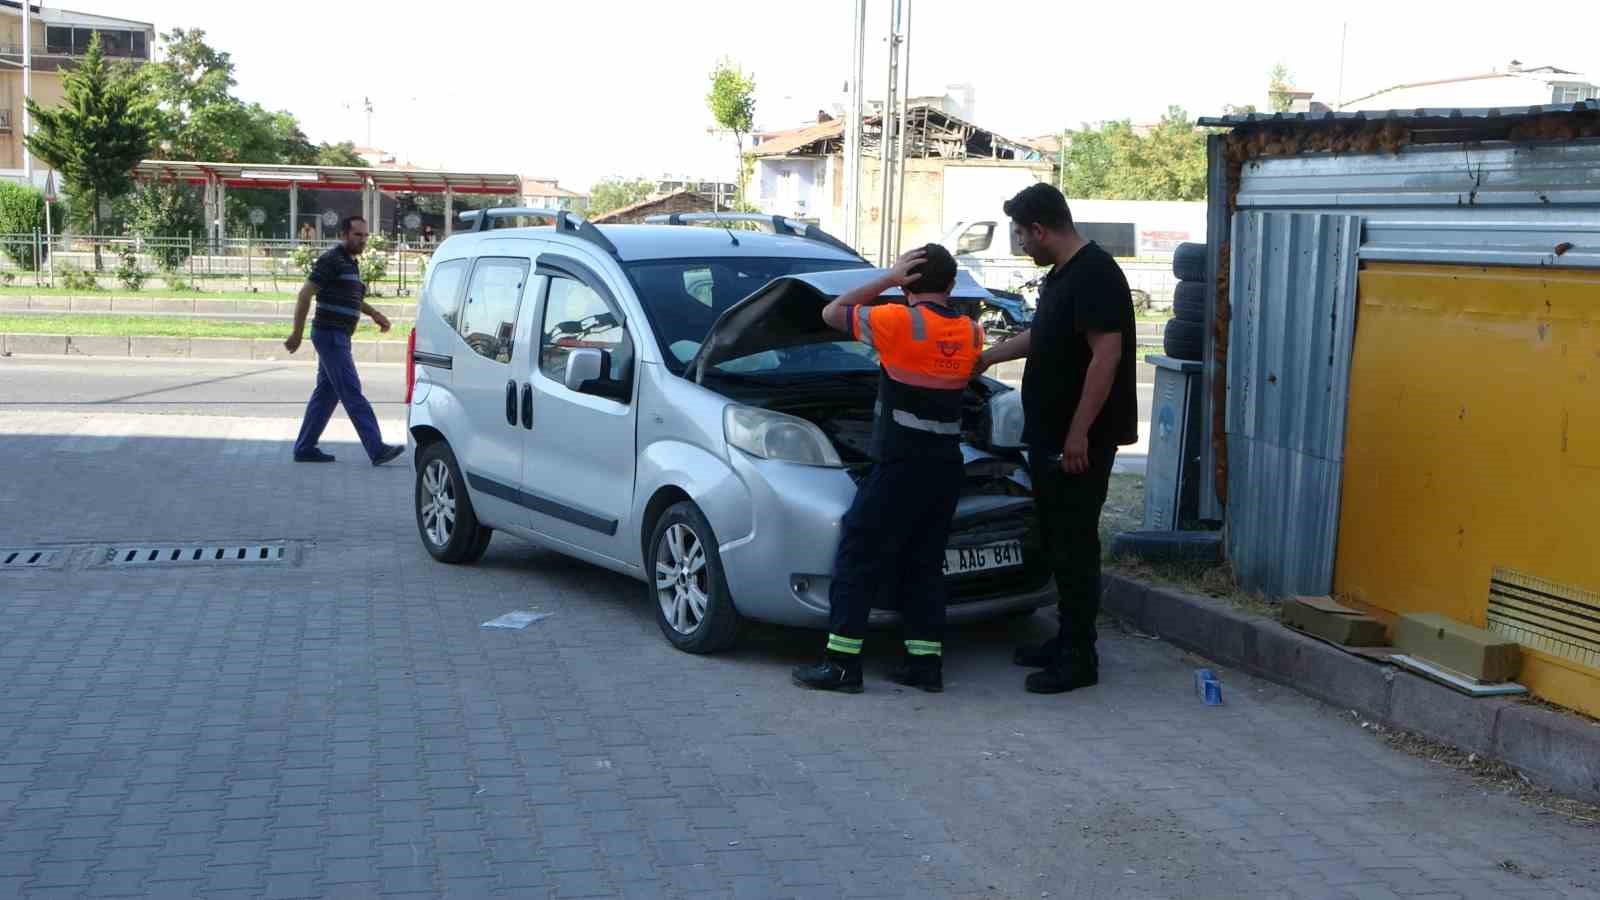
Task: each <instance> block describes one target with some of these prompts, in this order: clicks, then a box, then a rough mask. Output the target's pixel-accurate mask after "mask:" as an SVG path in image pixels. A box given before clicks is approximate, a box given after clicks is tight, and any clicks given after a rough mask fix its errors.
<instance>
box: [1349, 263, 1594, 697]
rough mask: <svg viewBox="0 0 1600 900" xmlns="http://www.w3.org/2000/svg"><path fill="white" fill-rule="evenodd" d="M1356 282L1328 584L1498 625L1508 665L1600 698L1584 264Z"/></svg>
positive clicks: (1553, 690) (1441, 271)
mask: <svg viewBox="0 0 1600 900" xmlns="http://www.w3.org/2000/svg"><path fill="white" fill-rule="evenodd" d="M1359 285H1360V286H1359V295H1358V303H1359V309H1360V312H1359V314H1358V316H1357V320H1356V341H1355V358H1354V364H1353V367H1352V372H1351V379H1350V405H1349V423H1348V430H1347V433H1346V446H1345V464H1344V482H1343V489H1342V505H1341V513H1340V522H1339V543H1338V554H1337V558H1336V563H1335V573H1334V587H1335V590H1336V591H1337V592H1339V593H1340V594H1343V595H1345V596H1346V597H1348V598H1350V599H1351V600H1354V601H1355V602H1357V603H1358V604H1360V605H1362V606H1365V607H1367V608H1370V609H1373V610H1374V611H1382V612H1388V613H1391V614H1400V613H1411V612H1437V613H1443V614H1445V615H1447V616H1450V617H1452V618H1455V619H1459V620H1461V621H1463V622H1468V623H1470V624H1473V625H1477V626H1480V627H1488V628H1490V629H1491V630H1495V631H1498V632H1500V633H1502V634H1506V635H1508V636H1511V637H1514V638H1515V639H1516V640H1518V641H1519V642H1520V643H1521V644H1522V645H1523V648H1524V650H1525V651H1526V653H1525V657H1524V666H1523V672H1522V676H1521V678H1520V679H1519V680H1520V681H1522V682H1523V683H1525V684H1526V685H1527V686H1528V688H1529V689H1530V690H1532V691H1533V692H1534V693H1535V694H1537V695H1539V696H1542V697H1545V698H1546V699H1549V700H1551V701H1553V702H1556V703H1560V704H1562V705H1565V706H1569V707H1573V708H1576V709H1580V710H1582V711H1584V712H1586V713H1589V714H1591V715H1600V597H1597V596H1596V593H1597V592H1600V272H1591V271H1578V270H1558V269H1511V268H1479V267H1466V266H1426V265H1410V264H1398V263H1397V264H1372V265H1369V266H1367V267H1366V268H1365V269H1364V270H1363V271H1362V272H1361V275H1360V281H1359ZM1491 597H1493V599H1491Z"/></svg>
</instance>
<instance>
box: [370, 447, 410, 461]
mask: <svg viewBox="0 0 1600 900" xmlns="http://www.w3.org/2000/svg"><path fill="white" fill-rule="evenodd" d="M404 452H406V447H405V445H404V444H393V445H391V446H388V447H385V448H383V452H382V453H379V454H378V457H377V459H374V460H373V461H372V464H373V465H375V466H381V465H383V464H384V463H386V462H393V461H394V460H395V459H396V458H398V457H399V456H400V454H402V453H404Z"/></svg>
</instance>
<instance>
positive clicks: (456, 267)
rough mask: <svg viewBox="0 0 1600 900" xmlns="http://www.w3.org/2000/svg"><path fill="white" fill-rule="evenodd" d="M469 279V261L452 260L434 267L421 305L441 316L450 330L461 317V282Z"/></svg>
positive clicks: (423, 292) (424, 290) (453, 328)
mask: <svg viewBox="0 0 1600 900" xmlns="http://www.w3.org/2000/svg"><path fill="white" fill-rule="evenodd" d="M466 277H467V261H466V260H464V259H452V260H449V261H447V262H442V263H439V264H438V265H437V266H434V267H433V271H432V272H431V273H429V275H428V286H427V287H425V288H423V289H422V297H421V298H420V300H421V304H422V306H423V308H425V309H430V308H431V309H432V310H433V311H434V312H436V313H438V314H439V318H441V319H443V320H444V322H445V324H446V325H449V326H450V330H451V331H454V330H455V327H456V320H457V319H459V318H460V316H461V282H462V280H463V279H465V278H466Z"/></svg>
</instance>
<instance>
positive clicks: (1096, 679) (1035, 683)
mask: <svg viewBox="0 0 1600 900" xmlns="http://www.w3.org/2000/svg"><path fill="white" fill-rule="evenodd" d="M1099 683H1100V669H1099V667H1098V666H1095V665H1087V664H1084V663H1082V662H1079V661H1076V660H1063V661H1061V662H1058V663H1057V664H1055V665H1053V666H1050V667H1049V668H1047V669H1041V670H1040V671H1038V672H1034V673H1033V674H1032V675H1029V676H1028V680H1027V682H1026V684H1025V685H1024V687H1026V688H1027V690H1028V693H1030V694H1065V693H1066V692H1067V691H1075V690H1077V689H1078V688H1086V687H1093V686H1094V685H1097V684H1099Z"/></svg>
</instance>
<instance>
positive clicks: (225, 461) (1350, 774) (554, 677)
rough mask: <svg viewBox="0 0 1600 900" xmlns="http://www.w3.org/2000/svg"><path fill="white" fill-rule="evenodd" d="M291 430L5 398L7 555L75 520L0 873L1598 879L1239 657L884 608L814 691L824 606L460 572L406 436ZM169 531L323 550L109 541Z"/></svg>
mask: <svg viewBox="0 0 1600 900" xmlns="http://www.w3.org/2000/svg"><path fill="white" fill-rule="evenodd" d="M294 426H295V423H294V422H292V421H288V420H266V419H242V418H241V419H228V418H216V417H212V418H204V419H202V418H188V417H183V416H131V415H106V416H95V417H85V416H81V415H73V414H64V413H29V414H16V413H10V412H6V411H3V410H0V459H4V460H5V461H6V477H5V478H4V479H0V509H3V510H4V511H5V514H4V515H0V547H3V546H19V545H40V544H57V545H64V546H71V547H74V548H77V550H76V555H75V557H74V559H73V562H72V565H70V566H68V567H65V568H61V569H55V570H47V571H26V572H19V571H0V623H3V624H0V685H3V686H4V690H3V692H0V897H30V898H32V897H40V898H43V897H161V898H167V897H190V896H193V897H205V898H262V900H266V898H272V900H292V898H310V897H337V898H344V897H351V898H360V897H437V896H451V897H455V896H461V897H519V898H520V897H546V896H548V897H588V896H594V897H617V896H622V897H669V896H694V897H700V896H713V897H739V898H742V897H934V896H938V897H944V896H950V897H1029V898H1032V897H1053V898H1061V897H1083V898H1098V897H1134V898H1168V897H1183V898H1225V897H1226V898H1232V897H1252V898H1253V897H1285V898H1322V897H1329V898H1332V897H1340V898H1394V897H1437V898H1444V897H1458V898H1479V897H1495V898H1534V897H1549V898H1555V897H1594V896H1600V830H1597V829H1595V828H1586V827H1582V826H1581V825H1578V824H1574V823H1571V822H1569V821H1566V820H1563V819H1559V818H1557V817H1554V816H1552V815H1549V814H1545V813H1541V812H1539V811H1537V810H1534V809H1532V808H1529V807H1527V806H1525V805H1523V804H1521V803H1520V802H1518V801H1516V800H1514V799H1510V798H1507V797H1504V796H1499V795H1497V794H1493V793H1487V792H1485V790H1484V789H1483V788H1481V787H1479V786H1477V785H1475V784H1474V783H1473V782H1471V781H1470V780H1468V779H1466V778H1464V777H1462V776H1460V775H1459V774H1457V773H1454V772H1452V771H1449V770H1445V769H1442V768H1439V767H1436V766H1431V765H1429V764H1427V763H1425V762H1422V761H1419V760H1417V759H1414V758H1411V757H1409V756H1405V755H1402V754H1399V753H1397V752H1395V751H1393V750H1391V749H1390V748H1389V747H1387V746H1386V745H1384V744H1382V743H1381V742H1379V741H1378V740H1376V739H1374V738H1373V737H1372V736H1370V735H1369V734H1368V733H1367V732H1365V731H1363V730H1362V729H1361V728H1360V727H1359V724H1358V723H1355V722H1352V721H1351V720H1350V717H1349V714H1348V713H1341V712H1340V711H1338V710H1331V709H1328V708H1327V707H1324V706H1321V705H1320V704H1316V703H1314V702H1311V701H1308V700H1306V699H1304V698H1302V697H1300V696H1299V695H1297V694H1295V693H1293V692H1291V691H1288V690H1286V689H1283V688H1279V687H1276V686H1273V685H1269V684H1266V683H1262V682H1257V681H1255V680H1253V679H1250V678H1248V677H1246V676H1244V675H1242V674H1238V673H1234V672H1230V671H1226V670H1224V671H1222V673H1221V674H1222V678H1223V682H1224V690H1225V699H1226V701H1227V704H1226V705H1225V706H1222V707H1220V708H1218V707H1207V706H1204V705H1202V704H1200V703H1199V702H1197V701H1196V700H1195V698H1194V697H1193V694H1192V691H1191V681H1190V672H1191V669H1192V668H1193V666H1194V665H1195V664H1196V662H1195V661H1194V660H1192V659H1189V658H1186V657H1185V656H1183V655H1182V654H1181V653H1180V652H1178V651H1176V650H1175V649H1173V648H1171V647H1169V646H1167V645H1165V644H1162V643H1160V642H1156V641H1151V640H1146V639H1143V638H1139V637H1137V636H1131V635H1122V634H1119V633H1116V632H1114V631H1112V632H1108V633H1107V635H1106V638H1105V640H1104V641H1103V649H1102V659H1103V664H1104V676H1103V678H1104V680H1103V682H1102V684H1101V685H1100V686H1099V687H1097V688H1095V689H1092V690H1087V691H1082V692H1077V693H1074V694H1070V695H1066V696H1058V697H1037V696H1032V695H1028V694H1025V693H1023V692H1022V690H1021V680H1022V676H1023V672H1022V670H1019V669H1016V668H1014V667H1012V666H1011V665H1010V664H1009V657H1010V648H1011V646H1012V644H1013V643H1014V642H1015V641H1018V640H1022V639H1033V638H1037V637H1039V636H1040V635H1042V634H1044V633H1046V631H1047V629H1048V625H1049V624H1050V623H1049V619H1048V616H1046V615H1043V614H1041V615H1036V616H1034V617H1032V618H1031V619H1029V620H1026V621H1020V622H1018V621H1013V622H1008V623H996V624H991V625H987V626H983V627H977V628H968V629H959V630H957V631H955V632H954V633H953V634H952V635H951V636H950V639H949V642H948V645H949V654H950V656H949V662H948V675H947V679H948V680H947V684H948V689H947V692H946V693H944V694H942V695H937V696H932V695H926V694H922V693H919V692H910V693H908V692H905V691H902V690H899V689H897V688H896V687H895V686H893V685H892V684H889V683H887V682H886V681H885V680H884V678H883V669H884V668H885V667H886V666H887V664H888V662H889V661H890V660H891V659H892V655H893V653H894V647H893V639H892V635H888V634H884V635H874V636H873V637H872V638H871V639H869V647H870V649H871V651H873V655H872V657H871V658H870V659H869V670H868V677H869V684H868V691H867V693H865V694H863V695H861V696H856V697H842V696H833V695H824V694H813V693H805V692H801V691H798V690H796V689H794V688H792V687H791V686H790V684H789V681H788V669H789V667H790V666H792V665H793V664H795V663H796V662H799V661H802V660H805V659H808V658H809V657H810V656H811V655H812V654H813V653H814V652H815V651H816V649H817V647H818V643H819V637H818V636H817V635H816V634H813V633H808V632H802V631H793V630H785V629H776V628H766V627H751V628H749V629H747V631H746V634H745V639H744V640H743V642H742V643H741V645H740V647H739V648H738V649H737V650H736V651H734V652H732V653H729V654H725V655H721V656H715V657H694V656H689V655H687V654H683V653H680V652H677V651H675V650H673V649H672V648H671V647H670V646H668V645H667V643H666V642H665V641H664V640H663V639H662V638H661V636H660V634H659V632H658V631H657V628H656V624H655V621H654V615H653V612H652V611H651V610H650V608H649V607H648V605H647V603H646V602H645V599H644V597H643V591H642V588H640V587H639V586H638V585H636V584H634V583H632V582H629V581H627V580H626V579H623V578H620V577H618V576H615V575H612V574H609V573H605V572H602V571H600V570H598V569H594V568H591V567H588V566H585V565H583V564H580V563H576V562H571V561H567V560H564V559H562V558H560V557H557V556H555V555H552V554H550V553H547V552H544V551H540V550H537V549H535V548H532V547H529V546H527V545H523V544H520V543H517V542H515V541H513V540H509V539H505V538H500V537H497V538H496V539H495V542H494V544H493V545H492V547H491V549H490V551H489V555H488V556H487V558H486V559H485V560H484V561H483V562H482V563H481V564H479V565H476V566H470V567H459V568H458V567H448V566H443V565H439V564H436V563H434V562H433V561H432V560H431V559H430V558H429V557H428V556H427V555H426V553H425V552H424V551H423V550H422V548H421V546H420V544H419V542H418V540H417V537H416V534H415V530H414V528H415V526H414V525H413V520H412V517H411V512H410V496H411V494H410V491H411V485H412V480H411V479H412V472H411V470H410V467H409V465H407V464H396V465H393V466H391V467H388V468H384V469H373V468H371V467H370V466H368V465H367V464H366V461H365V460H364V458H362V457H361V454H360V452H359V449H358V448H357V447H356V446H355V445H354V444H353V442H352V441H353V438H352V436H351V434H350V432H349V429H348V425H347V424H346V423H344V422H342V421H336V422H335V425H334V428H333V430H331V431H330V438H329V441H328V444H329V446H330V449H334V450H335V452H337V453H339V454H340V459H341V461H340V462H339V463H337V464H334V465H331V466H303V465H302V466H296V465H294V464H292V463H290V462H288V441H289V440H290V438H291V437H292V431H293V429H294ZM386 431H387V432H388V433H389V434H390V435H391V436H395V435H397V434H398V432H397V431H396V430H395V426H393V425H392V423H386ZM154 539H166V540H195V541H212V540H224V539H226V540H238V541H248V540H267V539H285V540H294V541H300V542H304V552H303V554H301V555H300V557H299V559H298V560H296V561H295V562H294V563H292V564H285V565H281V566H261V567H231V568H230V567H195V568H166V569H160V568H151V569H144V570H120V569H114V568H110V567H104V566H94V565H92V564H90V560H89V557H90V554H91V549H92V548H94V547H99V546H104V545H107V544H111V543H115V542H118V541H124V540H154ZM517 609H536V610H539V611H542V612H547V613H550V614H551V616H550V617H549V618H547V619H545V620H543V621H540V622H537V623H534V624H533V625H530V626H529V627H528V628H527V629H525V630H522V631H501V630H491V629H485V628H482V627H481V623H483V622H484V621H486V620H488V619H490V618H493V617H494V616H497V615H500V614H502V613H505V612H508V611H511V610H517Z"/></svg>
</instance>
